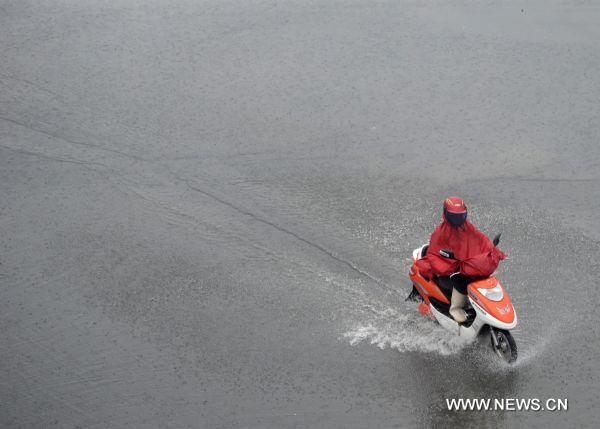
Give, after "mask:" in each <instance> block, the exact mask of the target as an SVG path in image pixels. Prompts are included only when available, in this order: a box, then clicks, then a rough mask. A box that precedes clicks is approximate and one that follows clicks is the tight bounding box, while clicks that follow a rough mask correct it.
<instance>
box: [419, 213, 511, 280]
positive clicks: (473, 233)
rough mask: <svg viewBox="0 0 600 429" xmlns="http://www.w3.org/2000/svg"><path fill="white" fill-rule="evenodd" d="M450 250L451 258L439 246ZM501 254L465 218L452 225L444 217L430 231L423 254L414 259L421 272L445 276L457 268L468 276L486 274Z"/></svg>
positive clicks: (426, 275)
mask: <svg viewBox="0 0 600 429" xmlns="http://www.w3.org/2000/svg"><path fill="white" fill-rule="evenodd" d="M441 249H445V250H451V251H453V252H454V257H455V258H456V260H455V259H448V258H444V257H443V256H441V255H440V250H441ZM504 257H505V255H504V253H503V252H502V251H501V250H500V249H498V248H497V247H496V246H494V244H493V243H492V241H491V240H490V239H489V238H488V237H487V236H486V235H485V234H484V233H482V232H481V231H479V230H478V229H477V228H476V227H475V225H473V224H472V223H471V222H469V221H468V220H467V221H466V222H465V223H464V224H463V225H462V226H460V227H458V228H455V227H452V226H451V225H450V224H449V223H448V222H447V221H446V220H445V219H444V221H443V222H442V223H441V224H439V225H438V227H437V228H436V229H435V231H433V234H431V240H430V241H429V249H428V250H427V255H426V256H425V257H424V258H422V259H419V260H418V261H417V267H418V268H419V272H420V273H421V275H422V276H424V277H427V278H431V276H432V274H436V275H438V276H449V275H450V274H452V273H455V272H457V271H460V273H461V274H463V275H465V276H469V277H488V276H490V275H492V273H493V272H494V271H495V270H496V268H498V264H499V263H500V261H501V260H503V259H504Z"/></svg>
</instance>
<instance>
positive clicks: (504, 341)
mask: <svg viewBox="0 0 600 429" xmlns="http://www.w3.org/2000/svg"><path fill="white" fill-rule="evenodd" d="M494 336H495V337H496V341H497V343H496V341H494ZM490 341H491V342H492V349H493V350H494V352H495V353H496V354H497V355H498V356H499V357H501V358H502V359H504V361H506V362H508V363H513V362H515V361H516V360H517V343H516V342H515V339H514V338H513V336H512V334H511V333H510V332H508V331H506V330H504V329H497V328H491V329H490Z"/></svg>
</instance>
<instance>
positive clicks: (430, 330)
mask: <svg viewBox="0 0 600 429" xmlns="http://www.w3.org/2000/svg"><path fill="white" fill-rule="evenodd" d="M366 310H368V311H365V312H364V313H370V314H368V320H366V321H365V322H363V323H358V324H356V325H355V326H354V327H352V328H351V329H349V330H348V331H347V332H345V333H344V334H343V338H345V339H346V340H348V341H349V342H350V344H351V345H353V346H354V345H357V344H359V343H361V342H363V341H368V342H369V343H370V344H373V345H376V346H377V347H379V348H380V349H386V348H391V349H396V350H398V351H399V352H411V351H419V352H429V353H438V354H441V355H451V354H456V353H458V352H460V351H461V350H462V349H464V348H465V347H466V346H467V345H468V344H470V341H468V340H466V339H465V338H464V337H459V336H456V335H452V334H451V333H450V332H448V331H446V330H444V329H443V328H442V327H441V326H439V325H437V324H435V323H434V322H433V321H431V320H429V319H426V318H424V317H423V316H421V315H419V314H418V313H416V312H414V310H413V311H412V312H406V313H399V312H398V311H397V310H394V309H392V308H387V309H383V310H378V309H377V308H375V307H373V306H366Z"/></svg>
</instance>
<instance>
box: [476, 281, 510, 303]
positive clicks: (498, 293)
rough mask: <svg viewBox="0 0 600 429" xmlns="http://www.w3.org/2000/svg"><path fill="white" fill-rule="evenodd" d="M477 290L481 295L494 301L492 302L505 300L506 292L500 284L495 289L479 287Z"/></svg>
mask: <svg viewBox="0 0 600 429" xmlns="http://www.w3.org/2000/svg"><path fill="white" fill-rule="evenodd" d="M477 290H478V291H479V293H480V294H482V295H483V296H485V297H486V298H487V299H489V300H492V301H500V300H502V298H504V291H503V290H502V287H501V286H500V283H498V284H497V285H496V286H494V287H493V288H487V289H486V288H482V287H478V288H477Z"/></svg>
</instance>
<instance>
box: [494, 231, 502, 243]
mask: <svg viewBox="0 0 600 429" xmlns="http://www.w3.org/2000/svg"><path fill="white" fill-rule="evenodd" d="M501 235H502V233H501V232H499V233H498V234H496V236H495V237H494V239H493V240H492V243H494V246H497V245H498V243H500V236H501Z"/></svg>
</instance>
